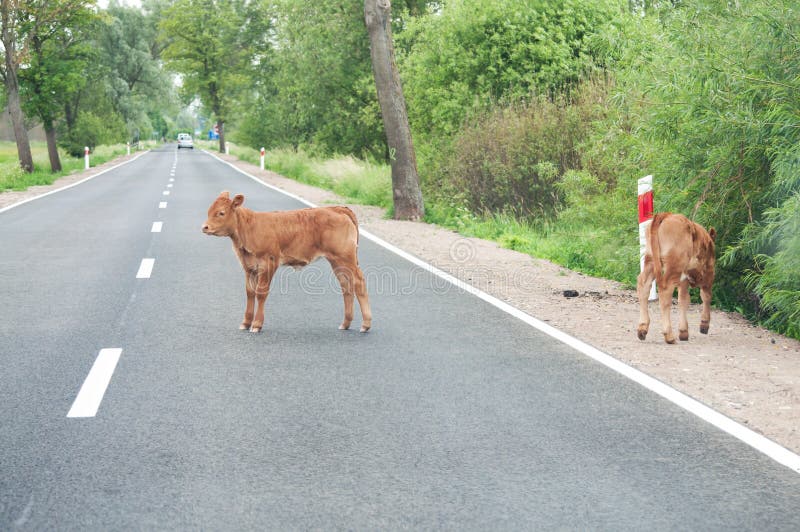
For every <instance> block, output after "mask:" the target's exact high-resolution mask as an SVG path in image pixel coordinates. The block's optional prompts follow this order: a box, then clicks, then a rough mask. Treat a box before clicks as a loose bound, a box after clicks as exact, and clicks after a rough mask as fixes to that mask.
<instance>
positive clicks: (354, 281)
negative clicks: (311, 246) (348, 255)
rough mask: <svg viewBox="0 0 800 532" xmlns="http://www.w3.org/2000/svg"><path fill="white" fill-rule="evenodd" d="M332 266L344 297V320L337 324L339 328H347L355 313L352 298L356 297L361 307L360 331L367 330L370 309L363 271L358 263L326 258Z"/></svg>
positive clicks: (370, 323) (370, 324)
mask: <svg viewBox="0 0 800 532" xmlns="http://www.w3.org/2000/svg"><path fill="white" fill-rule="evenodd" d="M328 260H329V261H330V263H331V266H332V267H333V272H334V274H335V275H336V278H337V279H338V280H339V284H340V285H341V287H342V296H343V297H344V321H342V324H341V325H340V326H339V328H340V329H349V328H350V324H351V323H352V321H353V315H354V313H355V308H354V307H355V305H354V301H353V298H354V296H355V297H357V298H358V305H359V306H360V307H361V332H367V331H368V330H369V329H370V327H372V310H371V309H370V306H369V296H368V295H367V284H366V282H365V281H364V273H363V272H362V271H361V268H359V267H358V263H357V262H356V261H355V260H353V261H344V260H336V259H328Z"/></svg>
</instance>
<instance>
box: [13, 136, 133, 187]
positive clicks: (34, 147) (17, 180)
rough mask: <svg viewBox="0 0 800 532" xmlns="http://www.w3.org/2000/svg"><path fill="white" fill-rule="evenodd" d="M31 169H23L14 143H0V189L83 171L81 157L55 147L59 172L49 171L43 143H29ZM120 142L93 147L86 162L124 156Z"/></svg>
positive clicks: (50, 179)
mask: <svg viewBox="0 0 800 532" xmlns="http://www.w3.org/2000/svg"><path fill="white" fill-rule="evenodd" d="M31 151H32V152H33V165H34V171H33V172H32V173H30V174H28V173H26V172H23V171H22V168H20V166H19V160H18V158H17V146H16V144H15V143H13V142H0V192H2V191H4V190H25V189H27V188H28V187H31V186H34V185H50V184H52V183H53V182H54V181H55V180H56V179H58V178H59V177H62V176H65V175H69V174H72V173H74V172H78V171H81V170H83V168H84V160H83V157H72V156H70V155H68V154H67V153H65V152H62V151H61V150H59V155H60V157H61V166H62V168H63V169H62V171H61V172H56V173H53V172H51V171H50V160H49V158H48V156H47V145H46V144H45V143H44V142H32V143H31ZM125 153H126V147H125V145H124V144H115V145H110V146H97V147H96V148H95V150H94V152H93V153H92V154H91V155H90V159H89V160H90V164H91V165H92V166H97V165H99V164H103V163H105V162H107V161H110V160H111V159H114V158H116V157H119V156H120V155H124V154H125Z"/></svg>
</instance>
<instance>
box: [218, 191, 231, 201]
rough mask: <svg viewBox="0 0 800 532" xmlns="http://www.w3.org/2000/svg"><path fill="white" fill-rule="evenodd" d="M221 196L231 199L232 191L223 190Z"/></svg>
mask: <svg viewBox="0 0 800 532" xmlns="http://www.w3.org/2000/svg"><path fill="white" fill-rule="evenodd" d="M219 197H220V198H225V199H230V197H231V193H230V192H228V191H227V190H223V191H222V192H220V193H219Z"/></svg>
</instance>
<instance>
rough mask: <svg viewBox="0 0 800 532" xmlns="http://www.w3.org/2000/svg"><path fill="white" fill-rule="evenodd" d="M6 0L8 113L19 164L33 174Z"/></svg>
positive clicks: (9, 7)
mask: <svg viewBox="0 0 800 532" xmlns="http://www.w3.org/2000/svg"><path fill="white" fill-rule="evenodd" d="M10 4H11V2H9V1H8V0H2V4H0V15H1V16H2V41H3V48H4V49H5V80H4V81H5V84H6V94H8V112H9V114H10V115H11V124H12V125H13V127H14V138H15V139H16V141H17V154H18V155H19V164H20V166H22V169H23V170H25V171H26V172H29V173H30V172H33V155H32V154H31V143H30V140H28V130H27V129H25V119H24V115H23V114H22V105H21V103H20V99H19V80H18V79H17V61H16V59H17V58H16V55H17V54H16V43H15V42H14V41H15V38H16V35H14V29H13V25H14V20H13V17H14V16H15V14H14V13H13V12H12V11H13V10H14V7H13V6H12V5H10Z"/></svg>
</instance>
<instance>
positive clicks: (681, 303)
mask: <svg viewBox="0 0 800 532" xmlns="http://www.w3.org/2000/svg"><path fill="white" fill-rule="evenodd" d="M690 302H691V301H690V298H689V281H688V280H683V281H681V282H680V283H678V338H679V339H680V340H681V341H682V342H685V341H686V340H688V339H689V321H688V319H687V318H686V313H687V312H688V311H689V303H690Z"/></svg>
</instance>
